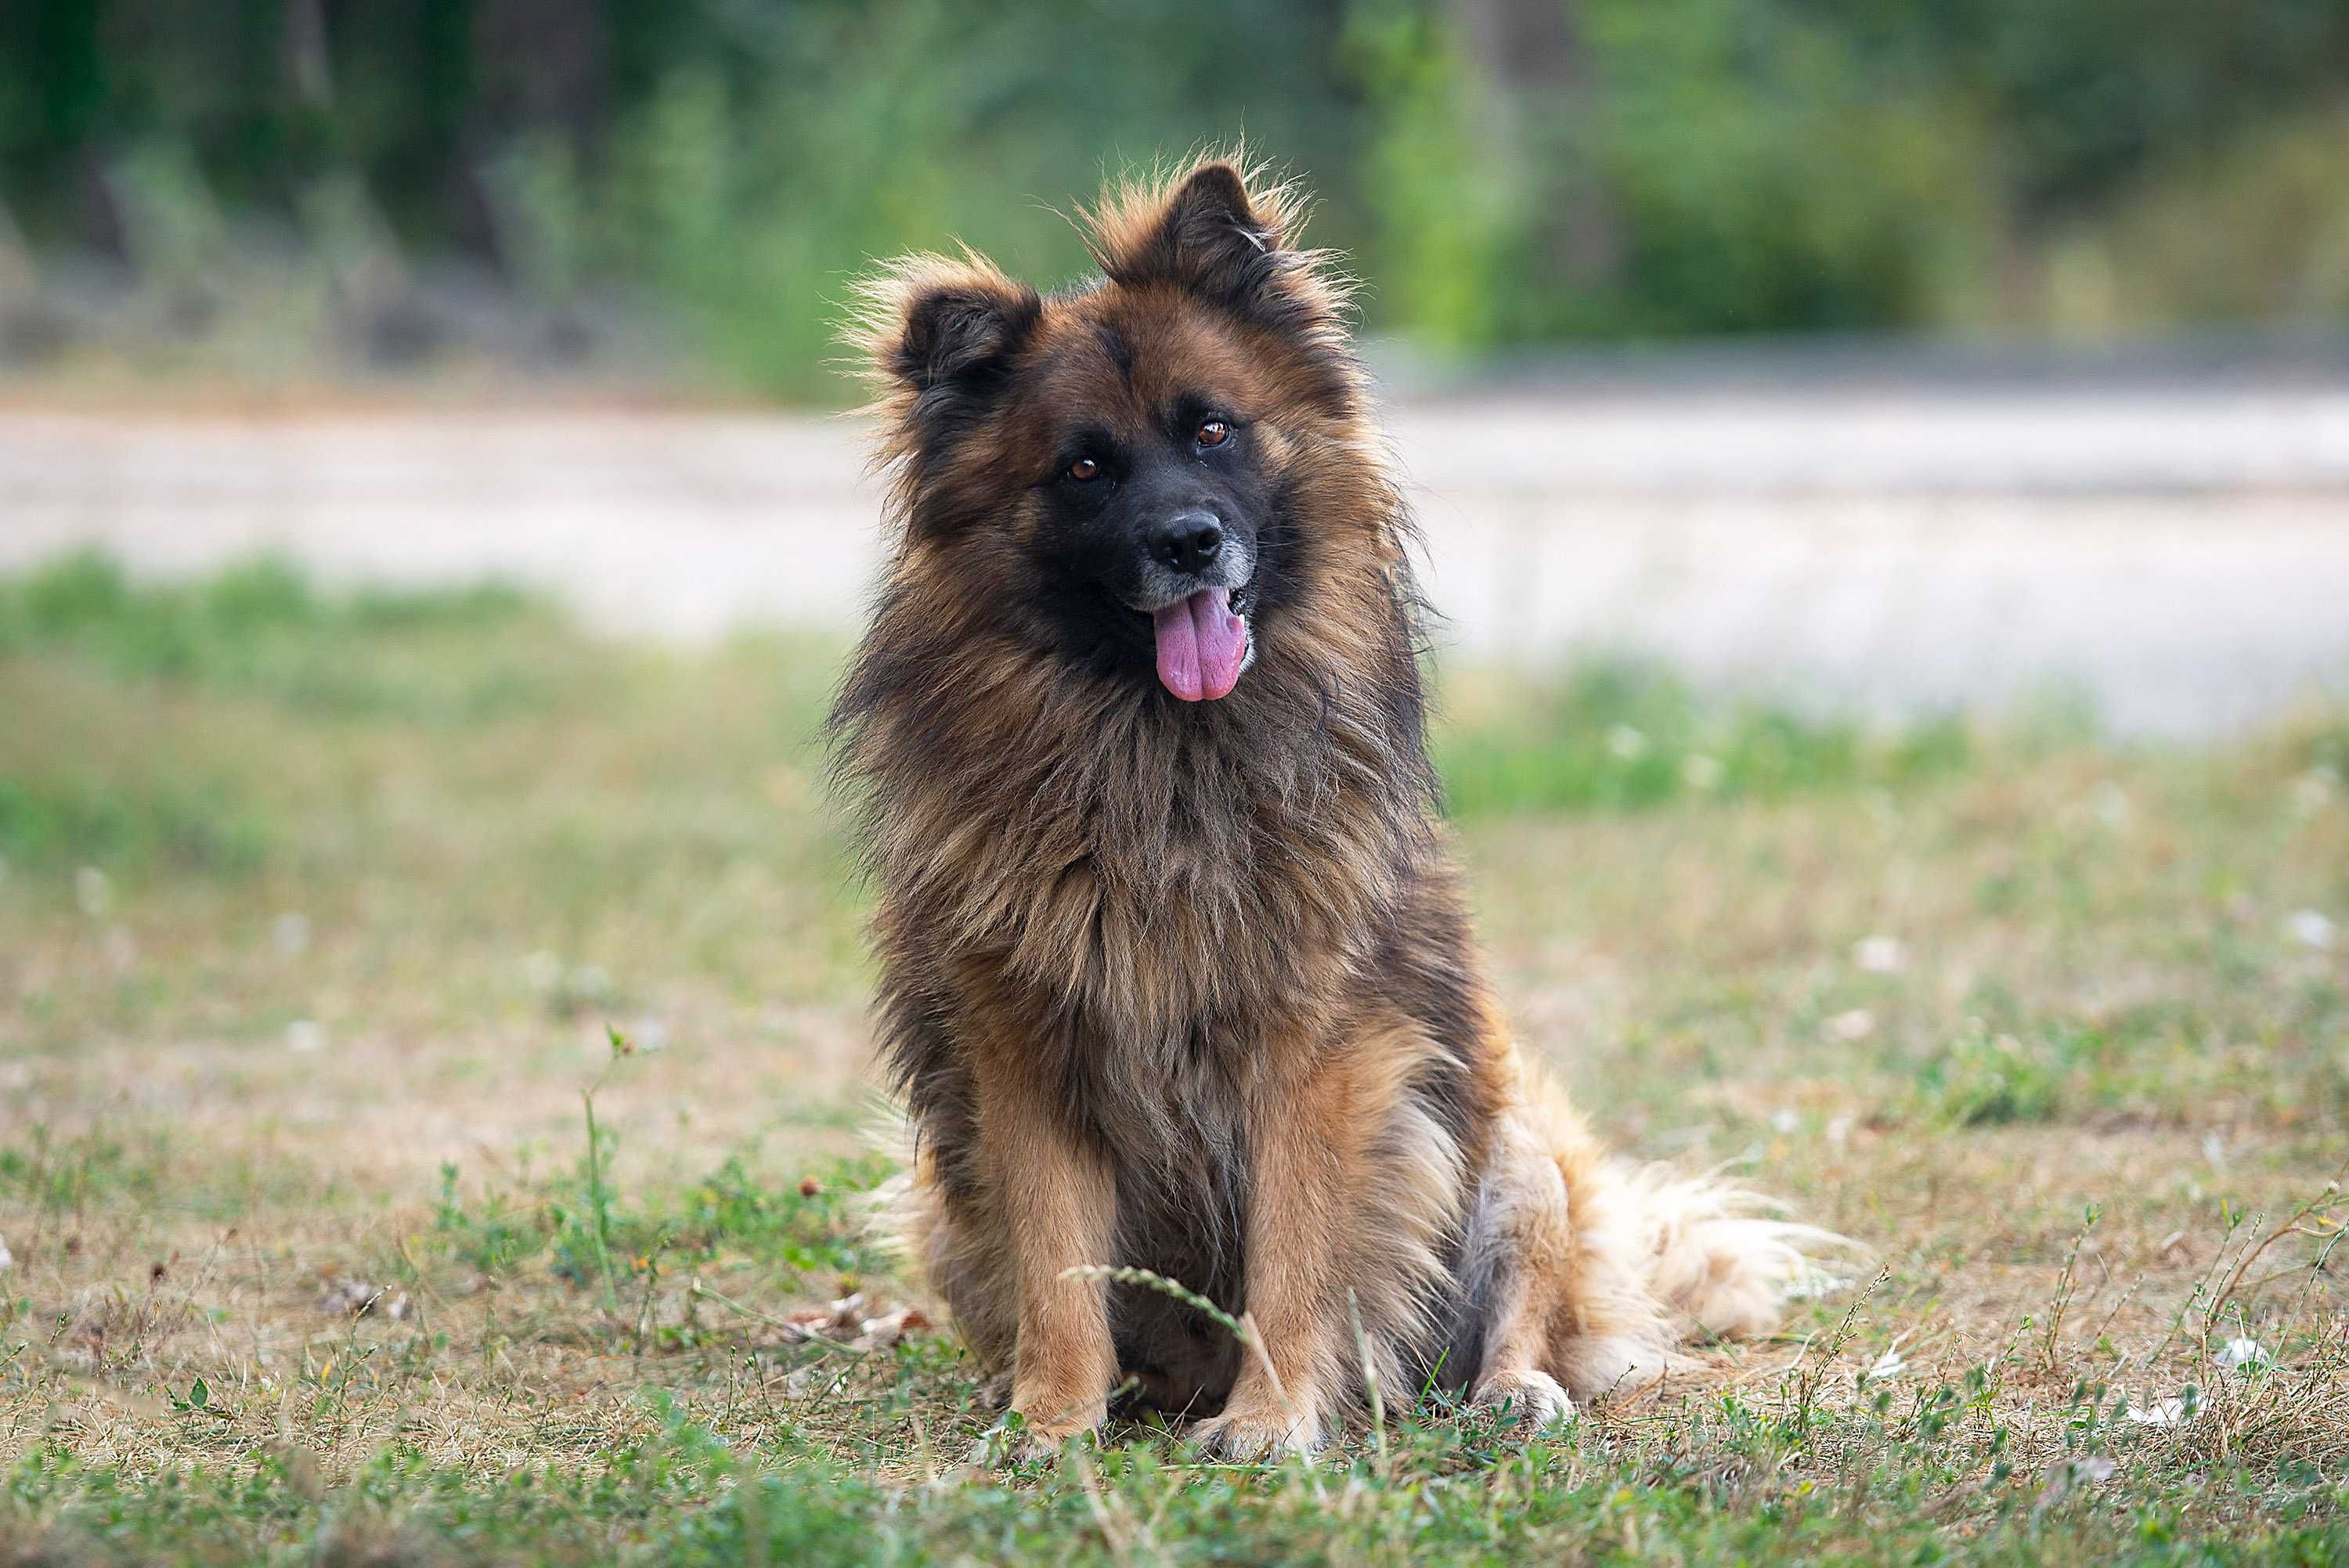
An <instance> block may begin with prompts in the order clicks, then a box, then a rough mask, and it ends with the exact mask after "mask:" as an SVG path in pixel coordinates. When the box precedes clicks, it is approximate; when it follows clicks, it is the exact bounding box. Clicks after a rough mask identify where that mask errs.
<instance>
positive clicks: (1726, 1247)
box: [830, 155, 1818, 1458]
mask: <svg viewBox="0 0 2349 1568" xmlns="http://www.w3.org/2000/svg"><path fill="white" fill-rule="evenodd" d="M1300 212H1301V201H1300V198H1299V193H1298V192H1297V191H1295V189H1294V188H1293V187H1291V186H1289V185H1287V184H1282V183H1277V182H1275V181H1272V180H1270V179H1268V177H1267V176H1266V175H1265V174H1264V173H1263V172H1262V171H1261V170H1250V169H1248V168H1247V167H1246V166H1244V165H1243V164H1242V163H1241V162H1240V161H1239V160H1237V159H1235V158H1229V157H1222V156H1215V155H1207V156H1203V157H1201V158H1198V159H1195V160H1193V161H1192V162H1191V163H1190V164H1188V165H1187V166H1185V167H1184V168H1182V169H1180V170H1176V171H1175V172H1174V173H1173V174H1171V175H1169V176H1166V177H1164V178H1159V179H1154V180H1152V181H1146V182H1142V183H1137V184H1129V185H1125V186H1122V187H1118V188H1114V189H1112V191H1109V192H1108V193H1107V194H1106V195H1105V196H1104V197H1103V198H1102V201H1101V202H1100V204H1099V205H1098V206H1096V207H1094V208H1092V209H1091V210H1086V211H1081V213H1080V215H1079V222H1080V224H1081V229H1082V231H1083V232H1084V233H1085V235H1086V238H1087V242H1088V246H1089V248H1090V250H1091V253H1092V257H1093V260H1094V261H1095V263H1097V264H1098V266H1099V269H1100V276H1099V277H1097V278H1094V279H1092V280H1091V281H1088V282H1085V283H1081V284H1076V285H1074V286H1071V287H1068V288H1064V289H1061V290H1059V291H1056V292H1054V293H1051V294H1040V293H1039V292H1038V291H1037V290H1035V289H1033V288H1030V287H1029V286H1028V285H1026V284H1021V283H1018V282H1015V281H1013V280H1012V279H1011V278H1009V277H1008V276H1006V275H1005V274H1004V273H1002V272H1001V271H999V269H997V268H996V267H995V266H994V265H993V264H992V263H989V262H988V261H987V260H986V259H984V258H983V257H981V256H979V255H978V254H976V253H971V252H969V251H968V250H966V251H965V252H964V253H962V254H961V255H959V256H957V257H951V258H949V257H946V256H940V255H934V254H921V255H913V256H908V257H905V258H904V259H902V260H899V261H897V262H895V263H891V264H889V265H887V266H886V267H885V268H884V269H883V270H882V271H880V272H879V273H877V274H875V275H874V276H872V277H870V278H868V279H867V280H865V281H864V284H863V285H862V287H861V290H860V293H859V295H858V304H857V308H856V311H855V315H854V320H853V321H852V323H851V325H849V327H848V328H847V330H846V334H845V335H846V336H847V337H848V339H849V341H850V342H851V343H852V344H853V345H854V346H855V348H856V349H857V350H858V351H859V353H860V354H861V356H862V359H863V364H864V370H865V373H866V375H867V377H868V378H869V380H870V382H871V383H872V385H873V387H874V401H873V404H872V407H871V412H872V414H873V416H874V419H875V422H876V423H877V426H878V429H879V441H880V452H879V458H878V461H879V464H880V465H881V467H882V468H883V469H885V472H886V473H887V474H888V475H889V478H890V481H891V483H890V497H889V511H888V515H889V519H890V523H891V527H892V529H893V538H892V545H893V548H892V551H891V553H890V557H889V561H888V564H887V566H886V568H885V574H884V581H883V583H882V584H881V586H880V588H879V591H878V593H877V595H876V600H875V603H874V612H873V615H872V620H871V624H870V626H869V629H868V630H867V632H866V634H865V635H864V639H863V641H862V643H861V644H860V645H859V646H858V648H857V650H856V652H855V654H854V656H853V658H852V660H851V662H850V665H849V666H848V671H847V674H846V675H845V676H844V678H843V684H842V686H841V689H840V693H839V696H838V699H837V703H836V706H835V707H834V711H833V717H832V720H831V730H830V733H831V735H832V738H833V748H834V768H835V772H836V775H837V777H838V778H839V779H840V780H841V781H842V783H843V785H844V787H845V789H846V790H847V794H848V799H850V801H851V802H852V810H853V815H854V821H855V824H856V826H857V829H858V830H859V832H860V834H861V839H862V842H863V845H864V851H865V853H866V858H867V864H868V870H869V874H870V876H871V879H872V882H873V884H874V892H875V911H874V919H873V940H874V946H875V948H876V949H877V956H878V960H879V972H880V978H879V993H878V999H877V1005H876V1013H875V1016H876V1029H877V1032H878V1035H879V1037H880V1042H881V1048H882V1052H883V1055H884V1057H885V1063H886V1066H887V1068H888V1070H889V1072H890V1074H891V1075H892V1077H893V1078H894V1079H895V1088H896V1089H897V1091H898V1093H899V1095H900V1096H901V1098H902V1101H903V1105H904V1109H905V1120H906V1123H907V1127H908V1129H909V1130H910V1132H911V1134H912V1146H911V1150H910V1167H909V1173H908V1176H907V1178H906V1179H905V1190H904V1191H903V1192H902V1193H901V1195H900V1198H899V1201H898V1202H897V1205H896V1208H895V1225H896V1230H897V1233H898V1234H899V1236H900V1237H901V1239H902V1241H903V1243H904V1245H905V1247H906V1249H907V1251H908V1253H909V1255H910V1256H911V1258H912V1259H913V1260H914V1262H915V1263H916V1265H917V1266H918V1268H919V1270H920V1272H921V1274H922V1275H923V1276H924V1278H925V1279H926V1283H927V1284H928V1285H929V1286H930V1287H931V1288H933V1289H934V1290H935V1292H936V1295H938V1296H939V1297H940V1298H942V1299H943V1301H944V1303H945V1304H946V1305H947V1308H948V1309H949V1311H950V1313H951V1315H952V1317H953V1320H954V1322H955V1324H956V1325H957V1328H958V1330H959V1332H960V1334H961V1335H962V1336H963V1338H964V1340H965V1342H966V1343H967V1344H968V1346H969V1348H970V1350H971V1351H972V1352H973V1353H974V1355H975V1356H976V1357H977V1360H978V1364H979V1365H980V1367H983V1368H984V1369H986V1371H987V1372H988V1375H989V1376H990V1377H994V1378H995V1379H996V1381H997V1385H998V1387H1001V1388H1003V1389H1005V1390H1007V1391H1008V1397H1009V1407H1010V1408H1011V1410H1012V1411H1014V1412H1016V1413H1017V1414H1018V1415H1019V1418H1020V1426H1019V1430H1020V1432H1021V1433H1022V1434H1023V1435H1022V1437H1021V1439H1020V1440H1021V1442H1022V1444H1023V1445H1024V1446H1025V1448H1026V1449H1027V1451H1029V1452H1030V1453H1041V1452H1045V1451H1049V1450H1051V1449H1055V1448H1056V1447H1057V1446H1058V1445H1060V1444H1061V1443H1062V1442H1064V1441H1065V1440H1066V1439H1069V1438H1071V1437H1072V1436H1075V1435H1077V1434H1081V1433H1085V1432H1088V1431H1091V1430H1092V1429H1094V1428H1096V1427H1098V1426H1099V1425H1100V1424H1101V1423H1102V1421H1103V1419H1104V1418H1106V1416H1107V1414H1108V1411H1109V1408H1110V1404H1111V1401H1112V1398H1113V1397H1117V1396H1121V1395H1122V1396H1123V1398H1126V1399H1128V1400H1131V1401H1133V1402H1134V1403H1136V1404H1139V1405H1142V1406H1145V1407H1155V1408H1161V1409H1164V1410H1165V1411H1167V1412H1170V1413H1173V1414H1175V1415H1178V1416H1188V1417H1191V1418H1195V1420H1196V1422H1197V1425H1196V1427H1195V1436H1196V1437H1197V1439H1198V1440H1199V1441H1200V1442H1201V1443H1202V1444H1203V1445H1205V1447H1206V1449H1207V1451H1210V1452H1214V1453H1218V1454H1222V1455H1227V1456H1231V1457H1235V1458H1244V1457H1258V1456H1266V1455H1270V1454H1276V1453H1283V1452H1290V1451H1309V1450H1312V1449H1317V1448H1319V1447H1320V1446H1321V1445H1322V1444H1324V1443H1326V1442H1327V1441H1329V1440H1330V1438H1331V1437H1332V1436H1333V1435H1334V1434H1335V1432H1336V1431H1337V1430H1338V1429H1340V1426H1341V1424H1342V1422H1343V1420H1344V1418H1345V1417H1346V1415H1347V1412H1348V1411H1349V1409H1350V1408H1354V1407H1356V1406H1357V1405H1359V1404H1360V1403H1361V1399H1362V1398H1363V1396H1364V1394H1365V1392H1366V1388H1367V1387H1368V1386H1369V1385H1371V1384H1372V1383H1375V1385H1376V1386H1377V1387H1381V1388H1384V1389H1385V1390H1388V1391H1389V1392H1390V1393H1392V1392H1393V1391H1397V1390H1401V1391H1403V1392H1405V1393H1408V1392H1410V1391H1413V1390H1416V1389H1418V1388H1420V1387H1423V1386H1426V1385H1429V1384H1433V1385H1435V1386H1438V1387H1444V1388H1446V1389H1449V1390H1454V1391H1458V1392H1464V1393H1465V1394H1466V1395H1467V1396H1469V1397H1470V1398H1474V1399H1475V1400H1478V1401H1484V1402H1487V1403H1500V1404H1506V1405H1507V1406H1508V1407H1510V1408H1514V1409H1515V1410H1516V1411H1517V1412H1519V1413H1520V1415H1521V1416H1522V1417H1523V1418H1524V1423H1523V1424H1524V1426H1525V1429H1528V1430H1530V1429H1534V1428H1536V1427H1538V1426H1540V1425H1543V1424H1547V1423H1552V1422H1557V1421H1559V1420H1563V1419H1566V1418H1570V1417H1571V1416H1572V1415H1573V1413H1574V1411H1575V1409H1576V1407H1577V1403H1578V1401H1588V1400H1592V1399H1594V1398H1599V1397H1600V1396H1603V1395H1605V1394H1607V1393H1608V1392H1609V1391H1610V1390H1614V1389H1617V1388H1620V1387H1629V1386H1632V1385H1636V1384H1639V1383H1640V1382H1643V1381H1647V1380H1651V1379H1653V1378H1655V1377H1658V1376H1660V1375H1661V1373H1663V1372H1664V1370H1665V1369H1666V1368H1667V1367H1668V1366H1669V1365H1670V1364H1671V1359H1672V1357H1673V1356H1674V1354H1675V1352H1674V1347H1675V1346H1677V1345H1680V1344H1682V1342H1684V1341H1685V1340H1687V1339H1688V1338H1690V1337H1691V1336H1697V1335H1704V1336H1750V1335H1755V1334H1759V1333H1763V1332H1765V1331H1767V1330H1768V1329H1769V1328H1771V1327H1772V1326H1773V1325H1774V1324H1775V1320H1776V1317H1777V1315H1778V1310H1779V1306H1780V1304H1781V1300H1782V1298H1783V1296H1784V1294H1785V1287H1786V1285H1787V1284H1788V1283H1789V1281H1790V1280H1792V1279H1793V1278H1794V1277H1795V1276H1796V1274H1798V1273H1799V1271H1800V1270H1801V1268H1802V1267H1803V1264H1804V1250H1805V1243H1806V1237H1808V1236H1812V1235H1816V1234H1818V1233H1815V1232H1810V1231H1808V1230H1807V1229H1806V1228H1805V1227H1800V1226H1796V1225H1793V1224H1790V1223H1786V1222H1781V1221H1779V1220H1776V1219H1775V1218H1772V1217H1770V1216H1771V1213H1772V1212H1774V1211H1771V1210H1769V1209H1768V1208H1767V1206H1765V1205H1763V1204H1761V1203H1759V1202H1757V1201H1755V1200H1754V1199H1753V1198H1751V1197H1750V1196H1749V1195H1747V1194H1744V1193H1743V1192H1742V1191H1737V1190H1734V1189H1733V1188H1730V1187H1728V1186H1725V1185H1723V1184H1719V1183H1716V1182H1713V1181H1704V1180H1682V1179H1675V1178H1672V1177H1670V1176H1668V1175H1664V1174H1661V1173H1658V1172H1655V1171H1647V1170H1640V1169H1637V1168H1634V1167H1631V1166H1630V1165H1627V1164H1624V1163H1621V1162H1619V1161H1615V1160H1613V1159H1610V1158H1609V1156H1608V1154H1607V1153H1606V1152H1605V1151H1604V1150H1602V1148H1601V1147H1600V1145H1599V1142H1598V1141H1597V1140H1595V1139H1594V1138H1593V1136H1592V1135H1591V1133H1590V1132H1589V1130H1588V1129H1587V1128H1586V1126H1585V1124H1584V1123H1583V1121H1582V1120H1581V1119H1579V1118H1578V1116H1577V1115H1576V1113H1575V1112H1574V1111H1573V1110H1572V1109H1570V1108H1569V1107H1568V1103H1567V1101H1566V1100H1565V1099H1564V1098H1563V1097H1562V1096H1561V1095H1560V1094H1559V1093H1558V1092H1557V1090H1556V1089H1555V1088H1552V1087H1550V1086H1549V1085H1548V1084H1547V1083H1545V1082H1544V1081H1543V1080H1542V1079H1541V1078H1539V1077H1538V1076H1537V1074H1536V1073H1535V1072H1534V1071H1533V1070H1532V1068H1530V1066H1529V1065H1528V1063H1527V1062H1526V1060H1525V1059H1524V1058H1523V1057H1521V1056H1520V1055H1519V1053H1518V1051H1517V1048H1516V1045H1515V1044H1514V1043H1513V1041H1512V1038H1511V1037H1510V1034H1509V1031H1508V1029H1507V1026H1506V1024H1505V1023H1504V1021H1503V1018H1502V1015H1501V1012H1500V1010H1499V1008H1498V1007H1497V1006H1496V1005H1495V999H1494V995H1493V992H1492V990H1491V987H1490V986H1489V985H1488V984H1487V982H1486V980H1485V975H1484V973H1483V971H1482V969H1481V967H1480V965H1479V960H1478V956H1477V954H1476V952H1475V946H1474V944H1473V941H1472V937H1471V934H1470V930H1469V923H1468V920H1467V917H1466V914H1465V913H1464V904H1463V899H1462V893H1461V889H1460V882H1459V877H1458V874H1457V872H1455V871H1454V866H1453V863H1452V861H1451V859H1450V856H1449V853H1448V851H1447V847H1446V841H1445V837H1444V830H1443V826H1442V822H1441V817H1440V810H1439V794H1438V787H1437V780H1436V778H1435V775H1434V772H1433V769H1432V768H1431V767H1430V764H1429V761H1428V753H1427V747H1426V736H1425V726H1426V697H1425V695H1424V693H1423V686H1422V680H1421V671H1420V657H1421V646H1420V635H1419V630H1418V627H1419V623H1420V620H1421V619H1422V615H1423V612H1422V608H1421V605H1420V603H1419V601H1418V599H1417V597H1416V593H1415V590H1414V586H1413V575H1412V572H1411V569H1410V551H1411V548H1412V546H1413V532H1412V523H1411V521H1410V518H1409V516H1408V513H1407V510H1406V508H1405V505H1404V502H1403V500H1402V493H1401V491H1400V490H1399V488H1398V484H1397V480H1396V478H1395V475H1394V472H1393V470H1392V467H1391V465H1390V462H1389V459H1388V457H1387V454H1386V449H1385V447H1384V446H1383V444H1382V440H1381V436H1380V433H1379V429H1378V427H1377V425H1376V423H1375V417H1374V410H1373V407H1372V399H1371V390H1370V387H1369V383H1368V378H1367V377H1366V375H1365V372H1364V369H1363V366H1362V365H1361V361H1360V359H1359V358H1358V357H1357V355H1356V352H1355V350H1354V347H1353V345H1352V342H1351V339H1350V333H1349V327H1348V316H1349V310H1348V294H1349V284H1347V282H1346V281H1345V280H1344V279H1343V278H1341V277H1340V275H1339V274H1338V273H1337V272H1336V270H1335V268H1334V266H1333V264H1332V262H1331V258H1330V257H1329V256H1328V255H1327V254H1326V253H1319V252H1316V251H1313V250H1309V249H1304V248H1301V247H1300V246H1299V243H1298V227H1299V219H1300ZM1112 1271H1115V1272H1114V1274H1113V1272H1112ZM1167 1282H1179V1284H1180V1285H1181V1286H1182V1287H1184V1288H1183V1289H1182V1290H1181V1291H1176V1290H1174V1288H1173V1287H1172V1285H1171V1284H1168V1283H1167ZM1201 1298H1204V1300H1205V1301H1206V1302H1207V1303H1210V1304H1212V1305H1213V1306H1214V1307H1215V1308H1216V1311H1214V1312H1210V1311H1208V1310H1206V1309H1205V1308H1203V1307H1202V1306H1201V1305H1198V1301H1199V1300H1200V1299H1201ZM1224 1320H1231V1321H1237V1322H1238V1323H1239V1324H1240V1325H1241V1326H1242V1330H1243V1332H1244V1334H1245V1336H1246V1338H1245V1343H1243V1341H1242V1339H1241V1337H1240V1336H1236V1335H1235V1334H1234V1333H1233V1332H1232V1331H1231V1329H1230V1327H1229V1326H1228V1322H1226V1321H1224Z"/></svg>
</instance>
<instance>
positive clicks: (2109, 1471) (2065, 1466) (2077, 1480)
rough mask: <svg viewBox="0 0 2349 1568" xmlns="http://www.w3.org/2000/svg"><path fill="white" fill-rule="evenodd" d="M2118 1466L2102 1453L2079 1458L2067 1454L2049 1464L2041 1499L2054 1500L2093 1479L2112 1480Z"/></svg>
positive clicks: (2043, 1479) (2043, 1478)
mask: <svg viewBox="0 0 2349 1568" xmlns="http://www.w3.org/2000/svg"><path fill="white" fill-rule="evenodd" d="M2115 1469H2116V1466H2115V1465H2114V1463H2113V1461H2112V1460H2108V1459H2106V1457H2105V1456H2104V1455H2102V1454H2088V1455H2085V1456H2081V1457H2078V1458H2073V1457H2070V1456H2066V1457H2065V1458H2064V1459H2060V1460H2056V1461H2055V1462H2054V1464H2052V1465H2049V1466H2048V1467H2047V1469H2046V1470H2045V1472H2044V1474H2043V1475H2042V1477H2041V1480H2042V1481H2043V1482H2044V1487H2043V1489H2042V1492H2041V1501H2042V1502H2043V1503H2045V1502H2054V1501H2057V1500H2059V1499H2061V1498H2062V1497H2063V1496H2064V1494H2065V1493H2066V1492H2068V1491H2071V1490H2072V1489H2073V1488H2074V1487H2075V1486H2085V1485H2086V1484H2088V1483H2089V1482H2091V1481H2099V1480H2111V1479H2112V1477H2113V1471H2114V1470H2115Z"/></svg>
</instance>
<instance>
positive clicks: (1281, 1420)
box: [1191, 1407, 1330, 1462]
mask: <svg viewBox="0 0 2349 1568" xmlns="http://www.w3.org/2000/svg"><path fill="white" fill-rule="evenodd" d="M1191 1437H1192V1439H1193V1440H1194V1441H1195V1442H1196V1443H1197V1444H1198V1445H1199V1446H1200V1447H1201V1448H1202V1449H1206V1451H1207V1452H1208V1453H1210V1454H1213V1455H1215V1456H1216V1458H1218V1459H1226V1460H1240V1461H1242V1462H1246V1461H1248V1460H1282V1459H1287V1458H1288V1456H1289V1455H1291V1454H1316V1453H1319V1452H1320V1451H1321V1449H1322V1448H1323V1447H1324V1446H1325V1445H1327V1444H1328V1442H1329V1440H1330V1435H1329V1433H1328V1432H1327V1431H1325V1430H1323V1429H1322V1425H1321V1421H1320V1418H1319V1417H1316V1416H1309V1415H1294V1414H1291V1413H1290V1412H1288V1411H1287V1410H1284V1409H1280V1408H1277V1407H1276V1408H1269V1409H1265V1410H1248V1409H1238V1410H1226V1411H1225V1412H1224V1413H1223V1414H1222V1415H1220V1416H1210V1417H1209V1418H1206V1420H1204V1421H1201V1422H1200V1423H1198V1425H1196V1426H1195V1427H1193V1428H1192V1429H1191Z"/></svg>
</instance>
